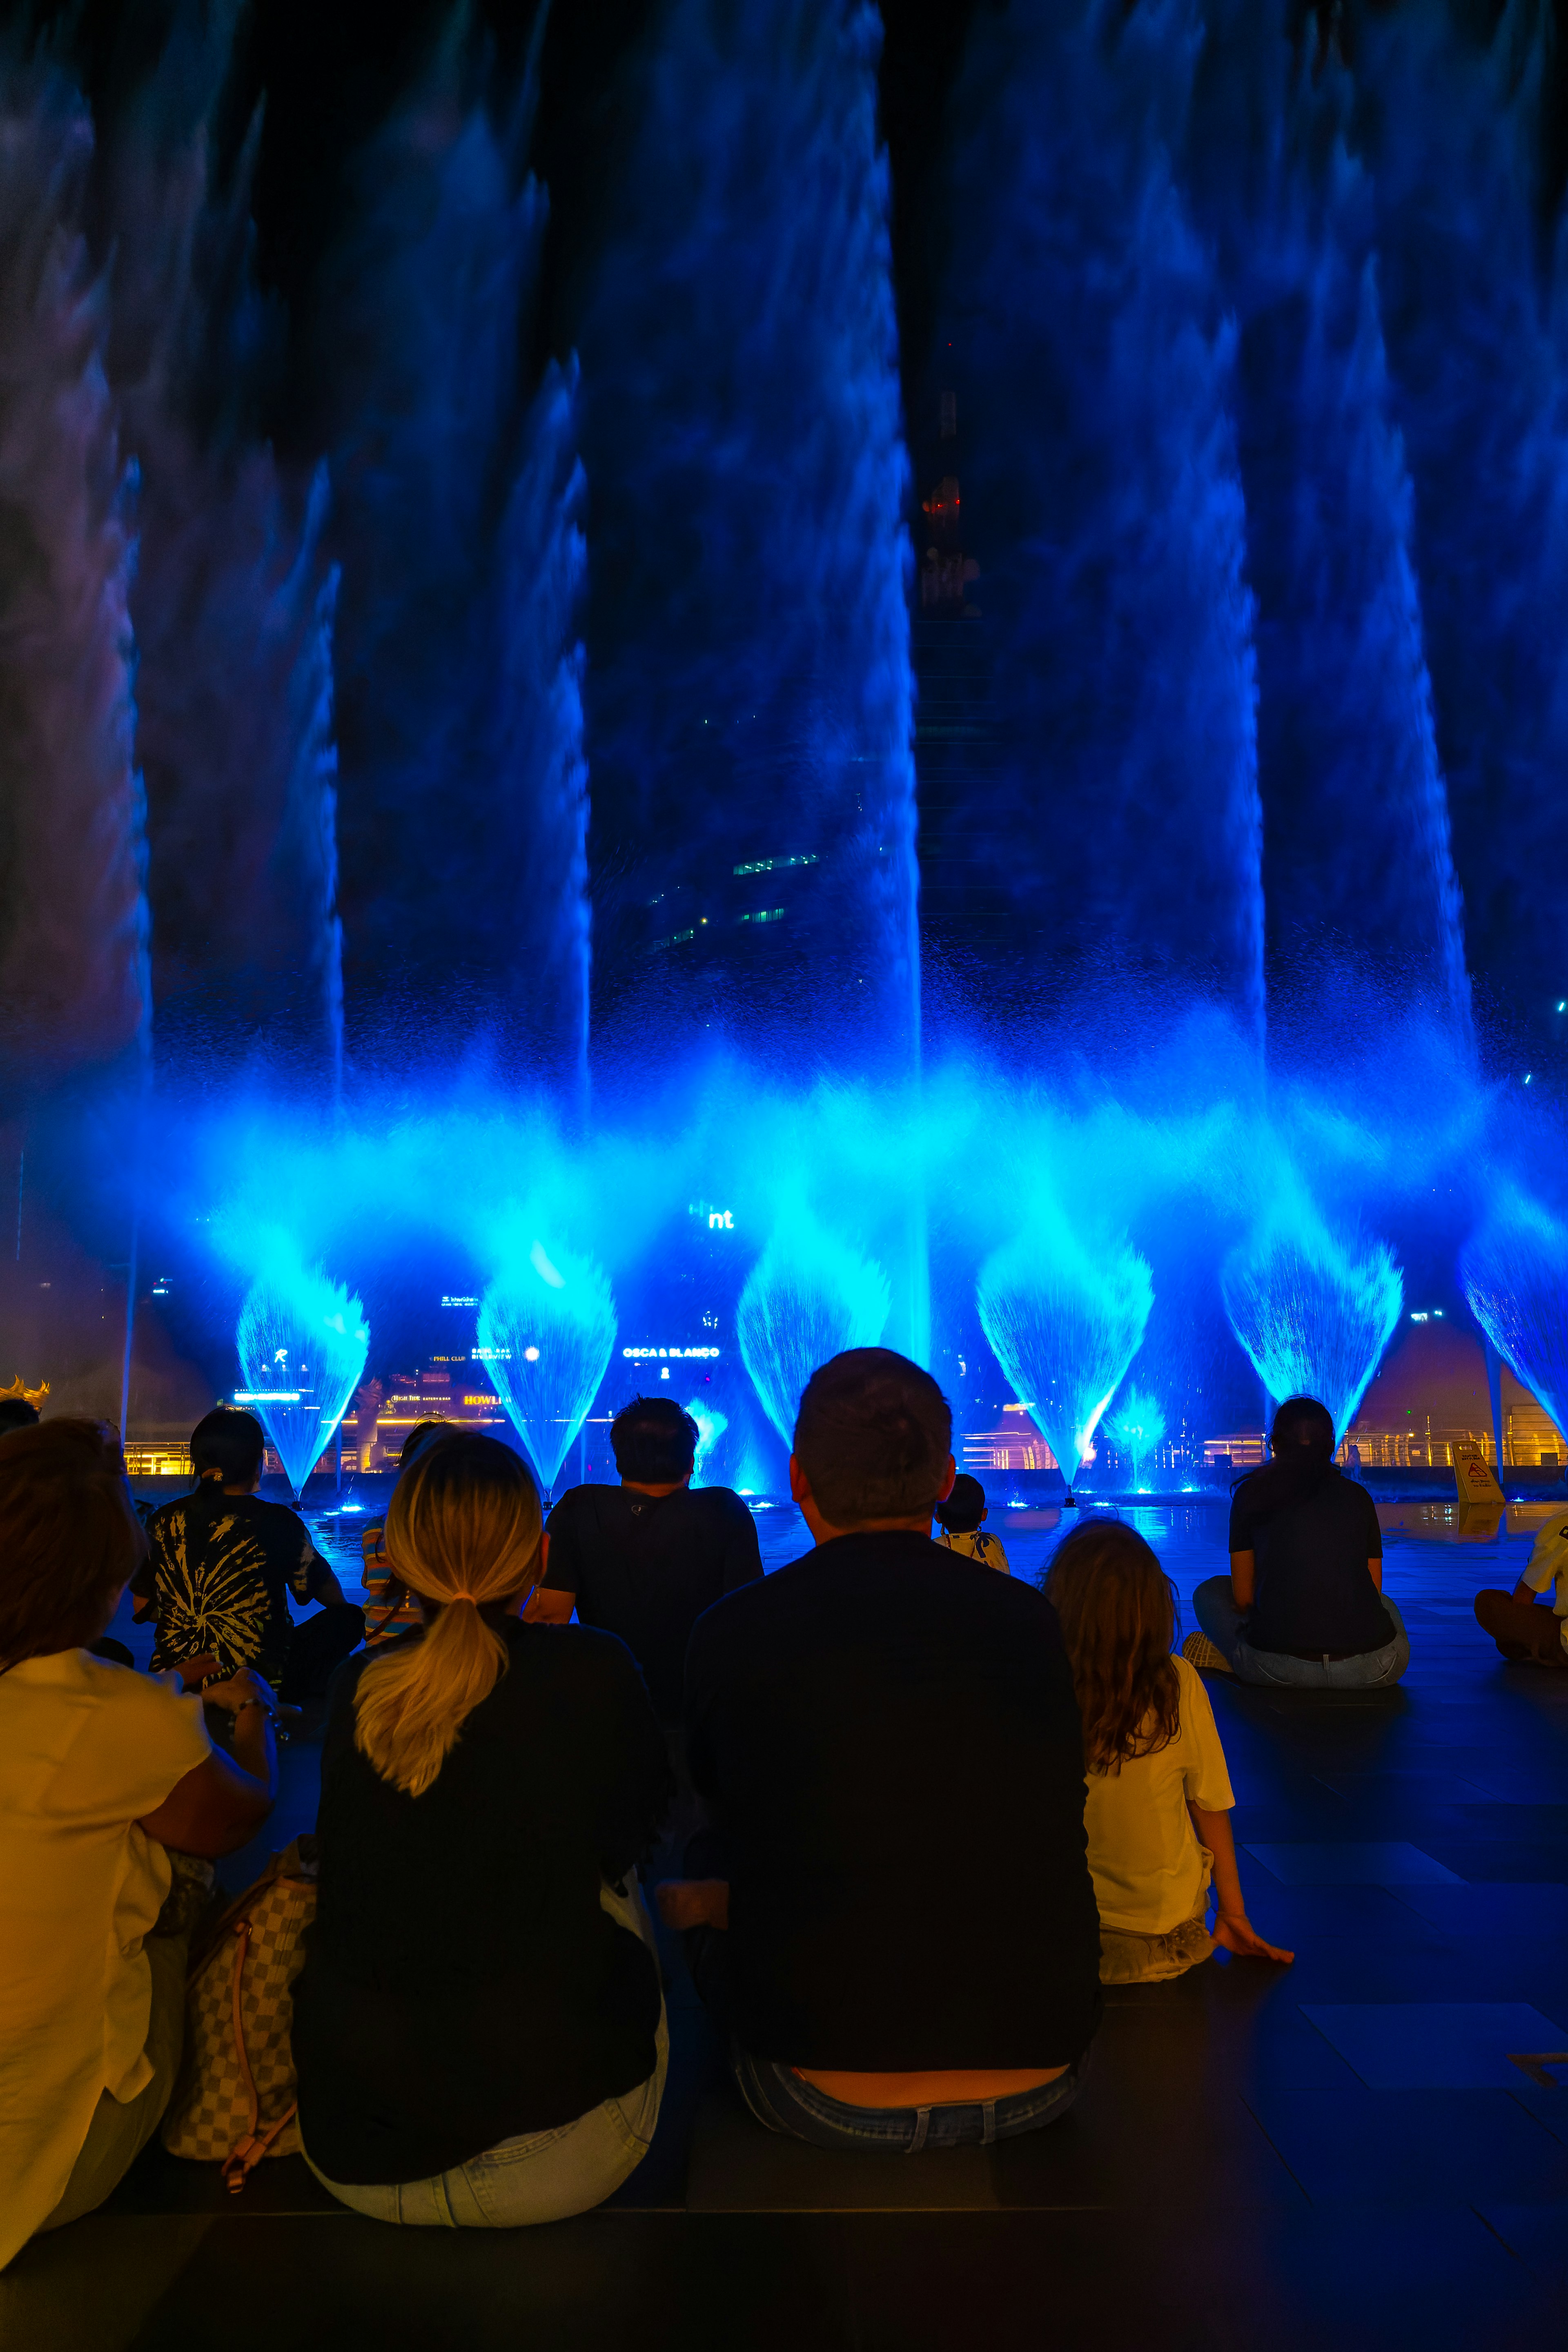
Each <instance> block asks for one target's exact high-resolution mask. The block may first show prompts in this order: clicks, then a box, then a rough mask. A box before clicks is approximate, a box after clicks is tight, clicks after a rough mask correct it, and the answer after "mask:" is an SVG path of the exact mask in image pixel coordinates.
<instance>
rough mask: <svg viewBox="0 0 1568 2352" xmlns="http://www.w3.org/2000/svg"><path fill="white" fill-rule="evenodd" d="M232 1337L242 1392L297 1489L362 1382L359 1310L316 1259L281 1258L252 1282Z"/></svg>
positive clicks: (365, 1344)
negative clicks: (314, 1262)
mask: <svg viewBox="0 0 1568 2352" xmlns="http://www.w3.org/2000/svg"><path fill="white" fill-rule="evenodd" d="M234 1343H235V1349H236V1352H237V1355H238V1357H239V1368H240V1370H241V1372H242V1373H243V1374H244V1376H245V1391H246V1393H247V1396H248V1399H249V1402H250V1403H251V1404H252V1405H253V1406H254V1408H255V1410H256V1412H257V1414H258V1418H259V1420H260V1422H261V1425H262V1427H263V1428H264V1429H265V1430H266V1432H267V1434H268V1437H269V1438H270V1439H271V1441H272V1444H273V1445H274V1447H275V1448H276V1450H277V1454H278V1458H279V1461H280V1462H281V1463H282V1465H283V1474H284V1475H285V1477H286V1478H287V1479H288V1481H289V1486H291V1487H292V1488H293V1490H294V1492H295V1494H296V1495H298V1494H299V1492H300V1488H301V1487H302V1486H304V1483H305V1481H306V1479H307V1478H308V1477H309V1476H310V1472H311V1471H312V1470H313V1469H314V1467H315V1465H316V1464H317V1463H318V1462H319V1461H320V1459H321V1455H322V1454H323V1453H324V1452H325V1451H326V1449H327V1447H328V1446H329V1445H331V1442H332V1436H333V1433H334V1432H335V1431H336V1429H337V1426H338V1423H339V1422H340V1421H342V1417H343V1414H344V1412H345V1411H346V1410H347V1407H348V1402H349V1399H350V1398H351V1397H352V1396H353V1392H354V1391H355V1389H356V1388H357V1387H358V1386H359V1381H360V1375H361V1373H362V1372H363V1370H364V1364H365V1357H366V1355H367V1353H368V1351H369V1348H370V1329H369V1326H368V1325H367V1324H366V1322H365V1320H364V1309H363V1307H362V1306H361V1304H360V1302H359V1300H358V1299H357V1298H355V1297H353V1295H352V1294H351V1293H350V1292H349V1291H347V1290H345V1289H344V1288H343V1286H342V1283H340V1282H334V1281H333V1280H332V1278H331V1276H330V1275H329V1274H327V1273H325V1272H323V1270H322V1269H321V1266H319V1265H317V1266H310V1267H309V1268H307V1267H304V1266H301V1265H298V1264H291V1263H289V1261H287V1260H284V1261H282V1262H281V1263H279V1265H275V1266H272V1267H270V1268H268V1271H267V1272H266V1273H265V1274H262V1275H260V1276H258V1278H257V1280H256V1281H255V1282H253V1283H252V1284H251V1286H250V1288H249V1290H248V1291H247V1294H246V1298H245V1304H244V1305H243V1306H242V1307H241V1308H240V1310H239V1322H238V1325H237V1328H236V1330H235V1335H234Z"/></svg>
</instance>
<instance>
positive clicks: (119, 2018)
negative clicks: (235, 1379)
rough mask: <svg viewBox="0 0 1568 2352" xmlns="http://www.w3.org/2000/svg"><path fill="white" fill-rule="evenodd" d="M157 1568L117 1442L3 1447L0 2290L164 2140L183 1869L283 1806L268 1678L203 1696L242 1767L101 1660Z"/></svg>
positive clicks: (67, 1432)
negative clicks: (220, 1713)
mask: <svg viewBox="0 0 1568 2352" xmlns="http://www.w3.org/2000/svg"><path fill="white" fill-rule="evenodd" d="M146 1549H147V1539H146V1538H145V1536H144V1535H143V1534H142V1527H141V1522H140V1521H139V1520H138V1518H137V1517H136V1511H135V1507H134V1505H133V1504H132V1500H131V1489H130V1486H129V1485H128V1484H127V1481H126V1478H125V1472H124V1465H123V1462H122V1460H121V1451H120V1440H119V1436H118V1434H117V1433H115V1432H114V1431H112V1430H110V1429H108V1428H106V1427H104V1426H103V1425H102V1424H101V1423H97V1422H90V1421H68V1420H60V1421H48V1422H45V1423H42V1425H41V1426H39V1427H38V1428H36V1429H20V1430H16V1431H13V1432H12V1433H10V1434H8V1435H6V1436H4V1437H0V2268H3V2267H4V2265H5V2263H8V2262H9V2261H10V2260H11V2258H12V2256H13V2255H14V2254H16V2252H17V2251H18V2249H19V2248H20V2247H22V2246H23V2245H25V2244H26V2241H27V2240H28V2239H29V2238H30V2237H31V2236H33V2234H34V2233H35V2231H38V2230H43V2229H57V2228H58V2227H59V2226H60V2224H61V2223H62V2222H65V2221H75V2220H76V2219H77V2218H78V2216H79V2214H82V2213H86V2212H89V2211H91V2210H92V2208H93V2207H94V2206H96V2205H99V2204H101V2203H102V2201H103V2200H104V2198H105V2197H107V2196H108V2195H109V2193H110V2190H111V2189H113V2188H115V2186H116V2185H117V2183H118V2182H119V2181H120V2179H121V2178H122V2176H123V2175H124V2173H125V2172H126V2171H127V2170H128V2169H129V2168H130V2165H131V2163H132V2159H133V2158H135V2156H136V2155H137V2153H138V2151H139V2150H140V2149H141V2148H142V2147H144V2146H145V2144H146V2142H147V2141H148V2140H149V2139H150V2138H151V2137H152V2136H153V2132H154V2131H155V2130H156V2128H157V2126H158V2123H159V2121H160V2118H161V2117H162V2115H163V2109H164V2107H165V2106H166V2105H167V2104H168V2100H169V2095H170V2093H171V2091H172V2090H173V2088H174V2074H175V2071H176V2069H177V2067H178V2064H179V2058H180V2047H181V2040H182V2034H183V2028H184V1977H185V1947H186V1944H187V1942H188V1940H189V1936H190V1931H191V1927H192V1926H193V1925H194V1924H195V1922H194V1919H193V1918H192V1917H190V1916H184V1917H183V1918H182V1917H180V1916H179V1912H180V1909H181V1907H182V1906H180V1905H179V1904H178V1902H177V1900H176V1902H175V1903H173V1904H172V1903H171V1902H170V1890H171V1885H172V1884H173V1882H174V1868H173V1865H172V1864H171V1861H170V1853H169V1850H170V1849H174V1851H176V1852H177V1853H182V1854H190V1855H195V1856H197V1857H200V1858H203V1859H205V1860H206V1861H209V1862H210V1861H213V1860H216V1858H217V1856H219V1855H220V1854H225V1853H232V1852H234V1851H235V1849H236V1848H237V1847H239V1846H242V1845H244V1844H245V1843H247V1840H248V1839H249V1838H251V1837H253V1836H254V1835H255V1833H256V1832H257V1830H258V1828H259V1827H260V1825H261V1823H262V1822H263V1821H265V1819H266V1818H267V1815H268V1812H269V1811H271V1807H272V1801H273V1798H274V1796H275V1795H276V1793H277V1763H276V1758H275V1756H274V1752H273V1730H272V1718H273V1714H274V1711H275V1708H276V1704H277V1703H276V1701H275V1699H274V1698H273V1696H272V1693H271V1691H270V1689H269V1688H268V1685H266V1684H265V1683H263V1682H260V1681H258V1678H257V1677H256V1676H255V1675H251V1674H240V1675H235V1676H234V1678H233V1679H232V1681H231V1682H229V1683H226V1684H221V1685H215V1686H214V1687H213V1688H212V1689H210V1690H209V1691H208V1692H207V1693H206V1694H205V1696H206V1698H207V1700H208V1702H209V1703H211V1704H214V1705H216V1706H222V1707H225V1708H226V1709H228V1710H230V1711H231V1712H232V1713H233V1715H234V1717H235V1732H234V1755H233V1757H232V1758H230V1757H229V1756H226V1755H224V1754H223V1753H221V1752H220V1751H218V1750H216V1749H215V1748H213V1746H212V1743H211V1741H210V1740H209V1738H208V1737H207V1733H206V1727H205V1718H204V1716H203V1706H202V1701H201V1699H199V1698H195V1697H192V1698H186V1697H184V1696H181V1695H180V1694H179V1692H178V1689H177V1686H176V1687H174V1688H170V1687H167V1686H165V1685H164V1684H163V1682H162V1681H155V1680H153V1679H152V1678H151V1677H149V1676H148V1675H138V1674H136V1673H134V1672H132V1669H131V1668H129V1667H127V1666H121V1665H114V1664H108V1663H106V1662H105V1661H103V1660H102V1659H100V1658H95V1657H92V1656H90V1655H89V1653H88V1650H87V1647H86V1644H87V1643H89V1642H93V1641H96V1640H97V1639H98V1638H99V1636H100V1634H101V1633H102V1632H103V1630H104V1628H105V1626H106V1625H107V1624H108V1623H109V1622H110V1618H111V1617H112V1616H113V1614H114V1612H115V1610H116V1608H117V1606H118V1604H119V1601H120V1597H121V1593H122V1592H123V1591H124V1589H125V1586H126V1583H127V1582H128V1580H129V1579H130V1578H131V1576H132V1573H133V1571H134V1570H135V1569H136V1567H137V1566H138V1564H139V1563H140V1561H141V1560H142V1559H143V1558H144V1557H145V1554H146ZM170 1680H171V1682H172V1683H173V1682H174V1677H173V1676H171V1677H170ZM177 1892H178V1890H176V1893H177ZM183 1907H184V1909H185V1911H186V1912H187V1913H188V1911H189V1906H188V1905H186V1906H183ZM161 1914H162V1915H163V1916H162V1918H161V1916H160V1915H161ZM161 1928H162V1929H163V1932H160V1929H161Z"/></svg>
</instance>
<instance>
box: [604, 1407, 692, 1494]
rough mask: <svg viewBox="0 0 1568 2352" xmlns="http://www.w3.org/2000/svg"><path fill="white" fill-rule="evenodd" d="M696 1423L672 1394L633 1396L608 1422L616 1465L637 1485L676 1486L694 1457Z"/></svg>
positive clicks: (687, 1470)
mask: <svg viewBox="0 0 1568 2352" xmlns="http://www.w3.org/2000/svg"><path fill="white" fill-rule="evenodd" d="M697 1436H698V1431H697V1423H695V1422H694V1421H693V1420H692V1418H691V1415H690V1414H689V1412H686V1411H685V1410H684V1409H683V1407H681V1406H680V1405H678V1404H677V1403H676V1402H675V1399H674V1398H673V1397H657V1396H656V1397H645V1396H640V1397H634V1398H633V1399H632V1402H630V1404H628V1405H623V1406H622V1408H621V1410H620V1412H618V1413H616V1417H615V1419H614V1421H613V1422H611V1423H610V1444H611V1445H612V1446H613V1447H614V1449H615V1455H616V1469H617V1470H618V1471H619V1472H620V1474H621V1475H622V1477H623V1478H630V1479H631V1480H632V1481H633V1482H634V1483H635V1484H636V1485H637V1486H678V1485H679V1482H680V1480H681V1479H682V1478H689V1476H690V1475H691V1466H692V1465H693V1463H694V1462H695V1461H696V1459H697Z"/></svg>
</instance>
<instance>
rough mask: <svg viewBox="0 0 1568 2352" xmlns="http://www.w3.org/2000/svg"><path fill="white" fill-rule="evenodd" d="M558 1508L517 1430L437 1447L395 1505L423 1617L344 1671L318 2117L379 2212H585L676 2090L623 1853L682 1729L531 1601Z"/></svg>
mask: <svg viewBox="0 0 1568 2352" xmlns="http://www.w3.org/2000/svg"><path fill="white" fill-rule="evenodd" d="M540 1534H541V1514H540V1504H539V1494H538V1490H537V1488H536V1487H535V1486H534V1484H533V1481H532V1479H531V1476H530V1475H529V1473H528V1471H527V1469H526V1468H525V1467H524V1465H523V1464H522V1462H521V1460H520V1459H519V1457H518V1456H517V1455H516V1454H513V1453H511V1452H510V1449H509V1448H508V1447H506V1446H504V1445H501V1444H499V1443H498V1442H497V1441H496V1440H495V1439H494V1438H490V1437H480V1436H478V1435H473V1436H469V1435H462V1436H457V1435H454V1436H451V1437H447V1438H446V1439H444V1440H443V1441H442V1443H441V1444H438V1445H433V1446H431V1447H429V1448H428V1449H427V1450H426V1453H425V1454H422V1455H421V1457H420V1459H419V1460H418V1461H417V1462H416V1465H414V1468H413V1469H412V1470H411V1471H410V1472H409V1474H408V1475H407V1476H405V1478H404V1479H402V1480H401V1482H400V1483H399V1485H398V1487H397V1491H396V1493H395V1496H393V1500H392V1507H391V1509H390V1511H389V1512H388V1514H387V1527H386V1541H387V1550H388V1554H389V1557H390V1559H391V1561H392V1565H393V1567H394V1569H395V1572H396V1574H397V1576H398V1577H399V1579H400V1580H402V1581H403V1583H405V1585H406V1586H407V1587H408V1589H409V1590H410V1591H413V1592H415V1593H416V1594H417V1595H418V1596H419V1597H420V1600H421V1602H422V1604H423V1607H424V1612H425V1625H424V1628H423V1630H422V1631H420V1632H416V1633H408V1634H406V1635H405V1636H404V1637H403V1639H402V1640H400V1641H398V1642H395V1643H391V1644H390V1645H389V1646H388V1647H387V1648H386V1649H384V1650H382V1651H380V1652H378V1653H377V1654H374V1656H371V1657H368V1658H363V1657H362V1658H356V1659H353V1661H351V1663H350V1664H348V1665H347V1666H346V1667H345V1668H344V1669H343V1670H342V1673H341V1674H340V1675H339V1676H338V1678H337V1681H336V1683H335V1685H334V1687H333V1693H332V1706H331V1717H330V1719H329V1722H328V1727H327V1737H326V1746H325V1752H324V1754H323V1758H322V1768H321V1818H320V1825H319V1828H320V1862H321V1885H320V1895H319V1901H318V1908H317V1913H316V1920H315V1925H314V1927H312V1929H311V1931H310V1939H309V1948H308V1954H307V1958H306V1961H305V1966H304V1969H303V1970H302V1971H301V1973H300V1978H299V1979H298V1981H297V1983H296V1985H295V1988H294V2053H295V2060H296V2063H297V2065H298V2069H299V2076H300V2133H301V2137H302V2138H303V2141H304V2144H305V2147H306V2150H307V2154H308V2160H309V2162H310V2166H311V2168H312V2170H314V2171H315V2172H316V2173H317V2175H318V2177H319V2178H320V2179H321V2180H322V2181H323V2182H324V2183H325V2185H326V2187H327V2188H329V2189H331V2192H332V2194H333V2195H334V2196H335V2197H338V2198H340V2199H341V2200H342V2202H343V2203H344V2204H345V2205H349V2206H352V2207H353V2209H354V2210H355V2211H356V2212H360V2213H366V2214H369V2215H371V2216H372V2217H373V2218H374V2219H375V2220H378V2221H404V2222H428V2223H435V2224H437V2225H441V2226H445V2227H447V2228H452V2227H457V2228H470V2227H471V2228H508V2227H512V2226H515V2225H517V2224H519V2223H522V2222H529V2221H557V2220H560V2219H561V2218H562V2217H563V2216H564V2215H566V2214H569V2213H581V2212H583V2211H584V2210H586V2209H587V2208H588V2207H589V2206H591V2205H596V2204H598V2203H599V2202H600V2200H602V2199H603V2198H605V2197H607V2196H608V2195H609V2194H610V2192H611V2190H612V2189H616V2188H617V2187H618V2186H619V2185H620V2183H621V2182H622V2181H623V2180H624V2179H626V2176H627V2175H628V2174H629V2173H630V2172H631V2171H632V2170H633V2169H634V2168H636V2166H637V2164H638V2163H639V2162H640V2160H641V2158H642V2157H643V2156H644V2154H645V2153H646V2151H647V2144H648V2141H649V2140H650V2139H651V2137H652V2136H653V2128H654V2124H655V2122H656V2120H657V2118H658V2105H659V2098H660V2095H661V2094H662V2091H663V2088H664V2075H665V2064H666V2059H667V2055H668V2042H667V2038H666V2033H665V2020H664V2000H663V1995H662V1993H661V1991H660V1989H659V1980H658V1967H657V1964H656V1962H655V1959H654V1957H653V1948H652V1937H651V1932H650V1930H649V1927H648V1922H647V1912H646V1910H645V1909H644V1906H643V1902H642V1897H641V1895H640V1893H639V1891H638V1889H637V1880H636V1874H635V1873H634V1871H633V1869H632V1864H633V1863H634V1862H635V1860H636V1859H637V1856H638V1855H639V1854H640V1853H642V1852H643V1851H644V1850H645V1848H646V1847H647V1844H648V1843H650V1841H651V1839H652V1836H653V1834H654V1832H655V1831H656V1829H657V1824H658V1816H659V1814H660V1812H661V1811H662V1809H663V1806H664V1802H665V1800H666V1796H667V1792H668V1765H667V1762H666V1759H665V1747H664V1740H663V1738H662V1736H661V1734H660V1731H659V1727H658V1721H657V1719H656V1717H655V1716H654V1712H653V1708H652V1706H650V1705H649V1702H648V1696H647V1691H646V1690H645V1688H644V1687H643V1682H642V1677H641V1675H639V1674H638V1672H637V1667H636V1665H635V1664H634V1663H633V1660H632V1657H631V1654H630V1653H629V1652H628V1651H627V1650H626V1646H625V1644H624V1643H621V1642H619V1641H617V1640H616V1638H615V1636H614V1635H613V1634H608V1633H595V1632H594V1631H592V1630H591V1629H587V1628H581V1627H568V1626H553V1625H542V1624H526V1623H523V1622H521V1618H520V1616H519V1612H520V1611H521V1609H522V1607H523V1606H524V1604H525V1602H526V1601H527V1600H528V1598H529V1595H530V1594H531V1591H532V1590H533V1587H534V1585H535V1583H536V1581H537V1580H538V1578H539V1575H540V1573H541V1571H542V1568H543V1564H544V1563H543V1549H542V1544H541V1541H540Z"/></svg>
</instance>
